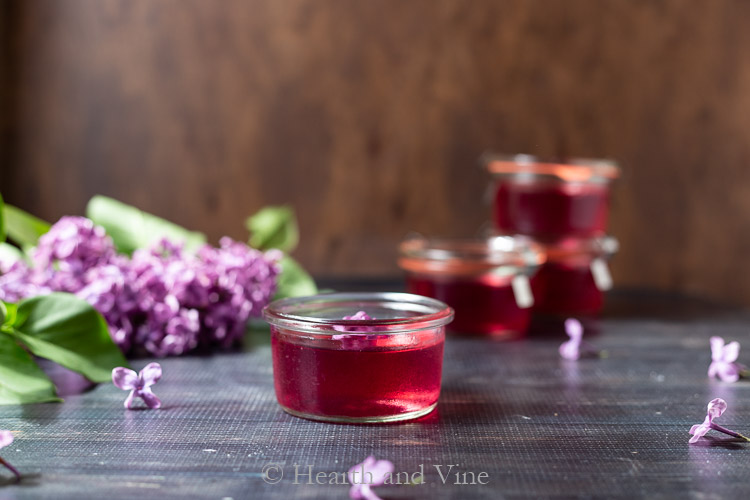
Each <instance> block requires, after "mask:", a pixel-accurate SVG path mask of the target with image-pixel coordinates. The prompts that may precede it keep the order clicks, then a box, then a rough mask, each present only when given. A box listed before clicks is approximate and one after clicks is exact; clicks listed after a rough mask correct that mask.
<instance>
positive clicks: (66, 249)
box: [31, 217, 116, 293]
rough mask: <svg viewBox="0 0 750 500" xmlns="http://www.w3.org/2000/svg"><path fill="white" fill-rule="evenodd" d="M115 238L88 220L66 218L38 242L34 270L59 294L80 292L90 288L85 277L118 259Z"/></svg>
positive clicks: (32, 253)
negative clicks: (91, 271)
mask: <svg viewBox="0 0 750 500" xmlns="http://www.w3.org/2000/svg"><path fill="white" fill-rule="evenodd" d="M115 255H116V252H115V246H114V244H113V243H112V238H110V237H109V236H107V233H106V232H105V231H104V228H102V227H101V226H95V225H94V223H93V222H92V221H91V220H89V219H87V218H85V217H63V218H61V219H60V220H59V221H57V223H55V224H54V225H53V226H52V227H51V228H50V230H49V231H48V232H47V233H45V234H43V235H42V236H41V237H40V238H39V243H38V245H37V246H36V248H35V249H34V250H33V251H32V252H31V259H32V261H33V263H34V269H35V270H36V272H37V273H38V274H39V277H40V278H42V280H43V281H44V284H45V285H46V286H47V287H49V288H50V289H52V290H54V291H57V292H73V293H75V292H77V291H78V290H80V289H81V288H83V287H84V286H86V285H87V284H88V282H87V279H86V273H87V272H88V271H89V270H90V269H92V268H95V267H97V266H100V265H106V264H109V263H110V261H111V260H112V259H113V258H114V257H115Z"/></svg>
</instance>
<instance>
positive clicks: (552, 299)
mask: <svg viewBox="0 0 750 500" xmlns="http://www.w3.org/2000/svg"><path fill="white" fill-rule="evenodd" d="M617 249H618V243H617V240H616V239H614V238H612V237H602V238H590V239H582V240H580V239H569V240H565V241H562V242H560V243H557V244H555V245H549V246H547V247H546V253H547V262H546V263H545V264H544V265H543V266H542V268H541V269H540V270H539V273H537V275H536V277H535V278H534V280H533V281H532V288H533V290H534V297H535V299H536V302H535V303H534V312H538V313H543V314H551V315H558V316H575V315H596V314H598V313H599V312H600V311H601V309H602V306H603V305H604V292H605V291H607V290H609V289H610V288H612V277H611V275H610V273H609V266H608V261H609V259H610V258H611V257H612V256H613V255H614V254H615V253H616V252H617Z"/></svg>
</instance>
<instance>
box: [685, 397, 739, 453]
mask: <svg viewBox="0 0 750 500" xmlns="http://www.w3.org/2000/svg"><path fill="white" fill-rule="evenodd" d="M726 409H727V402H726V401H724V400H723V399H721V398H716V399H712V400H711V401H710V402H709V403H708V409H707V412H706V419H705V420H704V421H703V423H702V424H698V425H694V426H692V427H691V428H690V434H692V435H693V437H691V438H690V441H689V442H690V444H693V443H695V442H697V441H698V440H699V439H700V438H702V437H703V436H705V435H706V433H707V432H708V431H709V430H711V429H713V430H715V431H719V432H723V433H724V434H727V435H729V436H732V437H735V438H739V439H744V440H745V441H750V438H748V437H745V436H743V435H742V434H739V433H737V432H734V431H732V430H729V429H727V428H726V427H722V426H721V425H719V424H717V423H716V422H714V420H715V419H717V418H719V417H720V416H721V414H722V413H724V411H725V410H726Z"/></svg>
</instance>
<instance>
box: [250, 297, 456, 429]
mask: <svg viewBox="0 0 750 500" xmlns="http://www.w3.org/2000/svg"><path fill="white" fill-rule="evenodd" d="M264 317H265V319H266V321H268V322H269V323H270V325H271V353H272V357H273V376H274V385H275V388H276V398H277V399H278V402H279V404H280V405H281V407H282V408H283V409H284V411H286V412H287V413H290V414H292V415H295V416H298V417H303V418H309V419H313V420H322V421H329V422H349V423H379V422H394V421H399V420H409V419H413V418H418V417H421V416H423V415H426V414H428V413H429V412H431V411H432V410H433V409H434V408H435V406H436V405H437V401H438V397H439V395H440V379H441V372H442V367H443V346H444V344H445V325H446V324H447V323H449V322H450V321H451V319H452V318H453V310H452V309H451V308H450V307H448V306H447V305H445V304H444V303H442V302H439V301H437V300H433V299H429V298H427V297H419V296H416V295H411V294H406V293H332V294H321V295H315V296H311V297H297V298H290V299H283V300H278V301H275V302H273V303H271V304H270V305H269V306H268V307H267V308H266V309H265V311H264ZM342 318H346V319H342Z"/></svg>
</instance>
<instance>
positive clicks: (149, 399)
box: [112, 363, 161, 410]
mask: <svg viewBox="0 0 750 500" xmlns="http://www.w3.org/2000/svg"><path fill="white" fill-rule="evenodd" d="M159 379H161V365H160V364H159V363H149V364H147V365H146V366H145V367H144V368H143V370H141V371H140V372H138V373H135V372H134V371H133V370H131V369H129V368H123V367H121V366H119V367H117V368H115V369H114V370H112V383H113V384H115V387H117V388H118V389H122V390H124V391H130V394H129V395H128V397H127V399H125V403H124V405H125V408H127V409H128V410H130V409H132V407H133V399H135V398H141V399H142V400H143V402H144V403H146V406H148V407H149V408H150V409H152V410H154V409H157V408H159V407H161V400H160V399H159V398H158V397H156V395H155V394H154V393H153V392H151V386H152V385H154V384H155V383H157V382H158V381H159Z"/></svg>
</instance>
